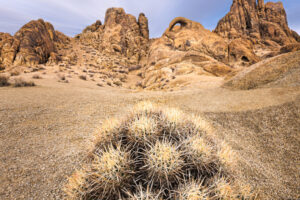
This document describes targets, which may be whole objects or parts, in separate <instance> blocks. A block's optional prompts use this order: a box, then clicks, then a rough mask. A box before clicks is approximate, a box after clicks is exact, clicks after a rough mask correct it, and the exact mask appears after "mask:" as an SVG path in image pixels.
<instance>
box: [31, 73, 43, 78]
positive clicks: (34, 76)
mask: <svg viewBox="0 0 300 200" xmlns="http://www.w3.org/2000/svg"><path fill="white" fill-rule="evenodd" d="M32 78H33V79H42V77H41V76H40V75H39V74H35V75H33V76H32Z"/></svg>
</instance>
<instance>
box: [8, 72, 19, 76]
mask: <svg viewBox="0 0 300 200" xmlns="http://www.w3.org/2000/svg"><path fill="white" fill-rule="evenodd" d="M10 75H11V76H19V75H20V72H18V71H12V72H10Z"/></svg>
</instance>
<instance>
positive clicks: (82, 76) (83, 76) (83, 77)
mask: <svg viewBox="0 0 300 200" xmlns="http://www.w3.org/2000/svg"><path fill="white" fill-rule="evenodd" d="M79 78H80V79H81V80H84V81H86V80H87V78H86V76H85V75H80V76H79Z"/></svg>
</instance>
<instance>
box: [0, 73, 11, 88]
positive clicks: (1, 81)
mask: <svg viewBox="0 0 300 200" xmlns="http://www.w3.org/2000/svg"><path fill="white" fill-rule="evenodd" d="M8 80H9V78H8V77H7V76H2V75H1V76H0V87H4V86H9V85H10V83H9V82H8Z"/></svg>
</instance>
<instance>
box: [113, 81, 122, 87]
mask: <svg viewBox="0 0 300 200" xmlns="http://www.w3.org/2000/svg"><path fill="white" fill-rule="evenodd" d="M113 83H114V84H115V85H116V86H119V87H120V86H122V83H121V81H114V82H113Z"/></svg>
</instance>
